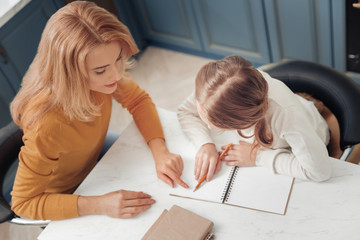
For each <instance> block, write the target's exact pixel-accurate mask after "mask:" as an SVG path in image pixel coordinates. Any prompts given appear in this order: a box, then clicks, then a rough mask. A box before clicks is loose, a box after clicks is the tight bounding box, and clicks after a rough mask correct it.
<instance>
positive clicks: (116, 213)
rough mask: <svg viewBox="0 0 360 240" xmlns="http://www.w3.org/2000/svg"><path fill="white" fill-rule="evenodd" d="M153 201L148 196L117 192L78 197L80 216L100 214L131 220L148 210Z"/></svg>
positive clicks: (140, 193)
mask: <svg viewBox="0 0 360 240" xmlns="http://www.w3.org/2000/svg"><path fill="white" fill-rule="evenodd" d="M154 203H155V200H154V199H152V198H151V196H150V195H149V194H146V193H143V192H134V191H126V190H119V191H115V192H110V193H107V194H104V195H101V196H80V197H79V198H78V213H79V215H80V216H82V215H89V214H102V215H107V216H109V217H114V218H132V217H135V216H137V215H139V214H140V213H141V212H143V211H145V210H147V209H149V208H150V207H151V205H152V204H154Z"/></svg>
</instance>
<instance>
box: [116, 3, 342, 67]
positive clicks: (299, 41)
mask: <svg viewBox="0 0 360 240" xmlns="http://www.w3.org/2000/svg"><path fill="white" fill-rule="evenodd" d="M118 1H120V0H118ZM122 2H123V4H128V5H131V7H132V9H133V13H134V14H133V15H134V16H136V18H137V21H138V24H139V26H138V28H139V29H141V31H142V32H143V33H144V40H145V41H147V42H148V43H149V44H151V45H158V46H161V47H166V48H170V49H175V50H180V51H185V52H190V53H193V54H198V55H203V56H207V57H212V58H222V57H225V56H228V55H232V54H237V55H241V56H243V57H245V58H246V59H248V60H250V61H252V62H253V64H254V65H255V66H258V65H261V64H265V63H269V62H275V61H280V60H282V59H299V60H306V61H312V62H317V63H321V64H324V65H327V66H331V67H336V68H338V69H339V70H341V65H342V62H340V63H339V58H336V52H337V51H339V50H338V49H339V47H338V46H340V45H341V44H342V42H341V41H340V42H339V39H340V38H341V36H340V38H339V36H338V33H339V32H338V31H339V30H338V28H339V27H340V26H341V24H342V23H343V22H344V18H337V16H339V12H341V11H342V9H341V8H339V5H341V2H342V1H338V0H301V1H299V0H221V1H219V0H134V1H128V2H126V1H122ZM134 27H135V28H136V26H133V28H134ZM335 27H336V28H337V29H334V28H335ZM337 43H339V44H337Z"/></svg>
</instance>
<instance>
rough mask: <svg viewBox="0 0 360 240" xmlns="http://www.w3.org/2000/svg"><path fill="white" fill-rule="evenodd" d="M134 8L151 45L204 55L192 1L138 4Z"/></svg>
mask: <svg viewBox="0 0 360 240" xmlns="http://www.w3.org/2000/svg"><path fill="white" fill-rule="evenodd" d="M133 4H134V10H135V14H136V16H138V19H139V23H140V28H141V29H142V32H143V33H144V37H145V39H146V40H147V41H149V42H150V44H155V45H166V46H174V47H182V48H185V49H191V50H195V51H202V46H201V40H200V35H199V34H198V28H197V26H196V20H195V16H194V14H193V9H192V5H191V1H188V0H171V1H169V0H136V1H134V2H133Z"/></svg>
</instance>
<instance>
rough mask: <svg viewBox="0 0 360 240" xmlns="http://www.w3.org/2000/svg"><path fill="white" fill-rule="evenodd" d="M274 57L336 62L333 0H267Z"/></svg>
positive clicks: (325, 62)
mask: <svg viewBox="0 0 360 240" xmlns="http://www.w3.org/2000/svg"><path fill="white" fill-rule="evenodd" d="M264 4H265V14H266V17H267V19H266V22H267V24H268V29H269V43H270V48H271V51H272V61H280V60H282V59H298V60H304V61H311V62H317V63H321V64H323V65H327V66H333V65H334V63H333V59H332V25H331V23H332V18H331V2H330V1H328V0H302V1H298V0H267V1H264Z"/></svg>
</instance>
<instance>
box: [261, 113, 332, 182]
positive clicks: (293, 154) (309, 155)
mask: <svg viewBox="0 0 360 240" xmlns="http://www.w3.org/2000/svg"><path fill="white" fill-rule="evenodd" d="M274 121H275V122H276V124H274V125H273V132H274V131H275V132H276V131H278V132H277V134H278V135H279V137H280V139H282V140H283V141H285V142H286V143H287V144H288V146H289V147H287V148H277V149H269V148H264V147H261V148H260V149H259V151H258V154H257V157H256V164H257V165H259V166H263V167H266V168H269V169H271V170H272V171H274V172H275V173H279V174H284V175H288V176H293V177H296V178H300V179H305V180H311V181H325V180H327V179H329V178H330V176H331V164H330V159H329V155H328V153H327V149H326V146H325V144H324V142H323V141H322V140H321V138H320V137H319V136H318V135H317V134H316V131H315V130H314V129H313V126H311V125H309V123H308V122H307V121H306V120H305V119H303V118H302V116H301V114H296V113H293V112H292V114H290V113H289V112H286V111H285V112H284V113H283V114H281V115H280V116H278V117H277V118H276V119H275V120H274Z"/></svg>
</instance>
